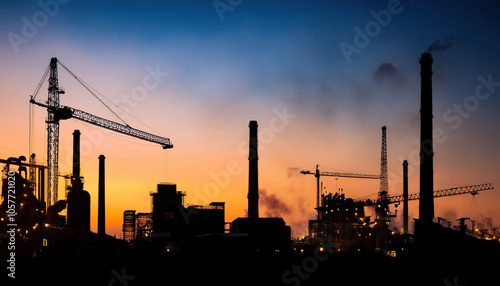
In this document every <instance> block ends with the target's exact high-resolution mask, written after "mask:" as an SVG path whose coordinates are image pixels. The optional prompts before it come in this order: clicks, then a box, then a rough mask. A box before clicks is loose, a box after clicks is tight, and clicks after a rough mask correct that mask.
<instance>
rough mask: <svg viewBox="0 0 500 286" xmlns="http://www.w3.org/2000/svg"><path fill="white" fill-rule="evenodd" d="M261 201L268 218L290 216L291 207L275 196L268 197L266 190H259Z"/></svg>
mask: <svg viewBox="0 0 500 286" xmlns="http://www.w3.org/2000/svg"><path fill="white" fill-rule="evenodd" d="M259 201H260V203H261V204H262V206H264V207H265V209H266V216H267V217H281V216H283V215H287V214H290V207H289V206H288V205H287V204H286V203H285V202H284V201H282V200H281V199H280V198H278V196H276V195H275V194H270V195H268V194H267V191H266V189H260V190H259Z"/></svg>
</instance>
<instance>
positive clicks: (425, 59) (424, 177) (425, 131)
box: [419, 53, 434, 224]
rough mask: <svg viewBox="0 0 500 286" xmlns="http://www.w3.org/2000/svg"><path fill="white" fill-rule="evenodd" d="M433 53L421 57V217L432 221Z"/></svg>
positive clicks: (421, 219)
mask: <svg viewBox="0 0 500 286" xmlns="http://www.w3.org/2000/svg"><path fill="white" fill-rule="evenodd" d="M432 62H433V59H432V55H431V54H429V53H423V54H422V56H421V57H420V65H421V70H420V75H421V87H420V88H421V89H420V91H421V98H420V100H421V103H420V202H419V219H420V221H421V222H422V223H426V224H427V223H432V219H433V218H434V197H433V192H434V170H433V157H434V148H433V141H432Z"/></svg>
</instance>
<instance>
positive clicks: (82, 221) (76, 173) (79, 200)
mask: <svg viewBox="0 0 500 286" xmlns="http://www.w3.org/2000/svg"><path fill="white" fill-rule="evenodd" d="M67 218H68V219H67V226H68V227H69V228H72V229H76V230H81V231H90V195H89V193H88V192H86V191H84V190H83V180H82V177H81V176H80V131H79V130H75V132H73V175H72V176H71V191H69V193H68V211H67Z"/></svg>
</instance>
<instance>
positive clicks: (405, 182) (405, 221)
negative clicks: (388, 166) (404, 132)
mask: <svg viewBox="0 0 500 286" xmlns="http://www.w3.org/2000/svg"><path fill="white" fill-rule="evenodd" d="M403 233H404V234H408V161H406V160H404V161H403Z"/></svg>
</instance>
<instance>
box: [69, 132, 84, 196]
mask: <svg viewBox="0 0 500 286" xmlns="http://www.w3.org/2000/svg"><path fill="white" fill-rule="evenodd" d="M80 135H81V133H80V130H75V131H74V132H73V175H72V176H71V187H72V190H73V191H82V190H83V183H82V180H81V178H80Z"/></svg>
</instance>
